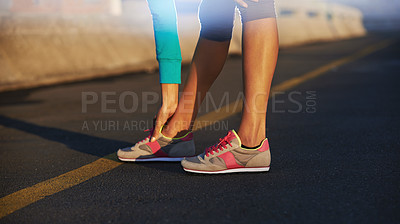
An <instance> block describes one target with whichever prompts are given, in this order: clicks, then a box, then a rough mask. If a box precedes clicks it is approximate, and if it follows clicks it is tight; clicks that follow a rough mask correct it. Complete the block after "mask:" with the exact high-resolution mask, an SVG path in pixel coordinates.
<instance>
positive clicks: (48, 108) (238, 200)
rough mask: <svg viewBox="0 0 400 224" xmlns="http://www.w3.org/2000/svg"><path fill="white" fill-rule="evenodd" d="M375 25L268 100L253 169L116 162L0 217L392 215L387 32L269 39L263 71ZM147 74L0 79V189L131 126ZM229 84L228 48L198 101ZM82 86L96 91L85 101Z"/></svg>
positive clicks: (232, 90) (232, 86) (230, 125)
mask: <svg viewBox="0 0 400 224" xmlns="http://www.w3.org/2000/svg"><path fill="white" fill-rule="evenodd" d="M387 38H392V39H394V40H397V42H396V43H394V44H392V45H391V46H389V47H387V48H384V49H382V50H379V51H376V52H374V53H371V54H369V55H367V56H366V57H363V58H360V59H358V60H356V61H353V62H350V63H347V64H345V65H343V66H339V67H336V68H334V69H331V70H330V71H328V72H326V73H324V74H323V75H321V76H318V77H316V78H314V79H311V80H308V81H306V82H304V83H301V84H299V85H297V86H295V87H293V88H292V89H290V90H287V91H284V92H280V93H279V94H277V95H276V97H275V98H274V99H271V100H270V102H269V113H268V116H267V117H268V128H267V134H268V137H269V139H270V145H271V153H272V164H271V170H270V171H269V172H267V173H255V174H228V175H218V176H209V175H195V174H188V173H185V172H184V171H183V170H182V168H181V167H180V164H179V163H140V164H134V163H125V164H123V165H120V166H118V167H116V168H115V169H112V170H111V171H109V172H104V173H102V174H100V175H99V176H96V177H93V178H91V179H89V180H87V181H84V182H83V183H81V184H78V185H75V186H72V187H69V188H67V189H66V190H63V191H60V192H58V193H55V194H51V195H49V196H47V197H45V198H44V199H42V200H38V201H36V202H34V203H32V204H30V205H27V206H23V207H21V208H20V209H19V210H16V211H15V212H13V213H11V214H9V215H7V216H5V217H3V218H2V219H0V223H143V222H146V223H152V222H160V223H161V222H173V223H176V222H178V223H189V222H190V223H220V222H222V223H228V222H229V223H231V222H238V223H244V222H251V223H400V181H399V180H400V176H399V174H400V166H399V164H400V140H399V133H400V132H399V127H400V113H399V111H400V104H399V102H400V87H399V83H400V76H399V74H400V73H399V71H400V41H399V40H400V35H399V34H395V33H375V34H370V35H369V36H367V37H364V38H358V39H352V40H345V41H340V42H335V43H319V44H313V45H307V46H302V47H296V48H290V49H283V50H281V52H280V57H279V62H278V68H277V72H276V75H275V77H274V83H273V85H278V84H280V83H282V82H284V81H286V80H290V79H293V78H295V77H301V76H302V75H303V74H305V73H307V72H309V71H312V70H314V69H317V68H319V67H321V66H323V65H326V64H328V63H330V62H332V61H335V60H337V59H340V58H343V57H346V56H348V55H351V54H353V53H354V52H357V51H359V50H362V49H365V48H368V47H369V46H371V45H373V44H375V43H378V42H380V41H382V40H385V39H387ZM187 70H188V67H187V66H185V67H184V74H187ZM157 80H158V76H157V74H156V73H152V74H148V73H140V74H126V75H121V76H118V77H113V78H105V79H99V80H92V81H87V82H80V83H72V84H66V85H58V86H52V87H46V88H36V89H30V90H21V91H15V92H6V93H0V102H1V103H0V153H1V154H0V161H1V171H0V178H1V179H0V180H1V181H0V189H1V191H0V196H1V197H5V196H7V195H10V194H12V193H13V192H17V191H20V190H23V189H26V188H28V187H30V186H33V185H35V184H37V183H41V182H43V181H46V180H48V179H50V178H53V177H57V176H59V175H62V174H64V173H66V172H69V171H71V170H75V169H77V168H79V167H82V166H84V165H86V164H90V163H92V162H94V161H96V160H97V159H99V158H101V157H103V156H106V155H108V154H110V153H113V152H115V151H116V150H117V149H118V148H119V147H122V146H127V145H130V144H132V143H134V142H136V141H138V140H141V139H142V138H143V137H144V136H145V135H146V134H144V133H143V132H142V131H143V129H145V128H147V127H149V126H150V124H151V120H152V117H153V116H154V111H155V110H156V108H157V107H158V103H153V104H150V105H146V102H148V101H143V100H142V99H143V98H147V99H149V100H150V101H151V99H152V98H151V97H152V96H154V94H153V93H154V92H155V93H159V87H158V85H155V84H154V83H157ZM241 89H242V84H241V64H240V57H239V56H234V57H231V58H229V59H228V61H227V63H226V66H225V68H224V70H223V72H222V74H221V75H220V77H219V79H218V80H217V81H216V83H215V84H214V85H213V87H212V89H211V95H210V99H209V102H208V103H207V104H205V105H203V107H202V109H201V114H206V113H208V112H210V111H212V110H213V103H212V102H214V103H215V104H216V105H219V104H220V103H221V102H222V103H225V102H234V101H235V100H236V99H237V97H238V93H239V92H240V91H241ZM126 91H129V92H126ZM127 93H128V95H130V97H135V96H133V95H135V94H136V96H137V97H138V104H137V105H136V104H135V103H132V102H129V97H127V98H123V96H124V94H127ZM82 94H89V95H90V94H91V95H96V96H98V97H99V101H98V102H97V103H94V104H88V105H87V112H83V109H84V106H83V104H84V102H88V101H84V100H82ZM102 94H103V98H106V99H108V100H116V102H118V101H119V99H120V98H123V99H124V100H126V101H124V103H125V104H124V106H125V107H123V108H121V106H119V104H118V103H113V102H108V103H107V102H105V101H104V100H103V102H102V101H101V98H102ZM107 94H108V95H107ZM224 94H225V96H229V98H224ZM125 96H126V95H125ZM211 96H212V97H211ZM91 99H92V98H88V100H89V101H90V100H91ZM225 100H227V101H225ZM102 105H103V106H104V108H103V109H102ZM135 106H137V107H138V109H137V110H135V111H134V112H126V111H125V110H126V109H129V108H133V107H135ZM106 109H107V110H111V111H109V112H107V111H106ZM112 109H115V112H113V111H112ZM146 110H147V111H146ZM239 121H240V114H236V115H234V116H232V117H230V118H228V119H226V120H222V121H219V122H218V123H217V124H216V125H212V126H209V127H207V128H205V129H201V130H199V131H197V132H196V133H195V141H196V147H197V149H198V151H199V152H201V151H202V150H204V148H205V147H207V146H209V145H211V144H214V143H216V141H217V140H218V138H220V137H223V136H224V135H225V134H226V132H227V131H228V130H229V129H235V128H237V127H238V124H239ZM85 122H86V124H87V126H86V125H85ZM126 122H128V124H129V126H127V127H125V124H126ZM96 124H98V126H96ZM96 127H97V128H96ZM0 209H2V210H3V209H7V208H5V207H4V206H3V207H0Z"/></svg>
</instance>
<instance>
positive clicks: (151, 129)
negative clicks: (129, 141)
mask: <svg viewBox="0 0 400 224" xmlns="http://www.w3.org/2000/svg"><path fill="white" fill-rule="evenodd" d="M153 130H154V129H153V128H149V129H146V130H144V131H145V132H150V134H149V135H148V136H147V137H146V138H145V139H143V140H141V141H139V143H143V142H145V141H147V140H149V139H150V138H151V136H152V135H153Z"/></svg>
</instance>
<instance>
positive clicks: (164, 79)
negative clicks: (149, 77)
mask: <svg viewBox="0 0 400 224" xmlns="http://www.w3.org/2000/svg"><path fill="white" fill-rule="evenodd" d="M147 2H148V5H149V8H150V11H151V15H152V16H153V28H154V38H155V41H156V54H157V60H158V64H159V68H160V83H178V84H180V83H181V62H182V56H181V48H180V45H179V38H178V28H177V18H176V9H175V1H174V0H147Z"/></svg>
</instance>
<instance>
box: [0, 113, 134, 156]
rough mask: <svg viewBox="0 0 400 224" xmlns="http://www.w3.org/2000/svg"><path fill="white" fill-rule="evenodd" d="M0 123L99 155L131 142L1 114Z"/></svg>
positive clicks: (74, 148) (71, 147)
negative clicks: (41, 124)
mask: <svg viewBox="0 0 400 224" xmlns="http://www.w3.org/2000/svg"><path fill="white" fill-rule="evenodd" d="M0 125H3V126H5V127H9V128H14V129H17V130H20V131H23V132H26V133H29V134H34V135H37V136H39V137H42V138H44V139H46V140H49V141H54V142H59V143H62V144H64V145H65V146H67V147H68V148H70V149H73V150H76V151H79V152H83V153H87V154H90V155H95V156H99V157H103V156H106V155H108V154H110V153H113V152H115V151H116V149H118V147H120V146H124V145H129V144H130V143H129V142H124V141H118V140H113V139H105V138H100V137H95V136H90V135H86V134H82V133H77V132H72V131H67V130H62V129H58V128H52V127H44V126H40V125H37V124H33V123H29V122H26V121H22V120H17V119H14V118H9V117H6V116H3V115H0Z"/></svg>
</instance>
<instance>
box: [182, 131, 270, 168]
mask: <svg viewBox="0 0 400 224" xmlns="http://www.w3.org/2000/svg"><path fill="white" fill-rule="evenodd" d="M241 145H242V143H241V141H240V138H239V136H238V135H237V134H236V132H235V131H234V130H232V131H229V132H228V135H227V136H225V137H224V138H222V139H220V142H219V143H218V144H216V145H213V146H211V147H209V148H207V149H206V151H205V152H204V153H203V154H201V155H199V156H196V157H188V158H185V159H184V160H182V162H181V163H182V166H183V169H184V170H185V171H187V172H192V173H205V174H220V173H236V172H264V171H268V170H269V166H270V163H271V153H270V150H269V144H268V139H264V140H263V142H262V143H261V146H260V147H258V148H256V149H244V148H242V147H241Z"/></svg>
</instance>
